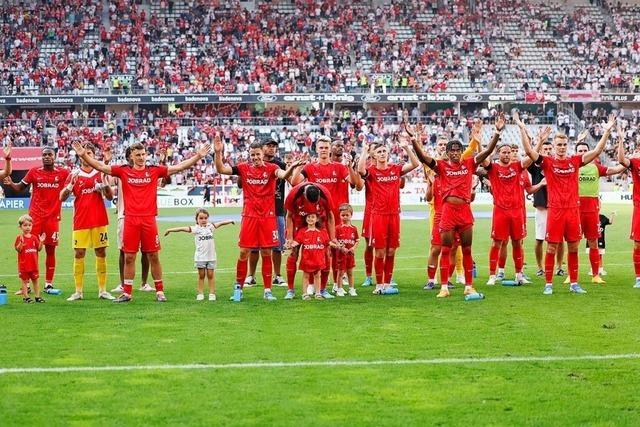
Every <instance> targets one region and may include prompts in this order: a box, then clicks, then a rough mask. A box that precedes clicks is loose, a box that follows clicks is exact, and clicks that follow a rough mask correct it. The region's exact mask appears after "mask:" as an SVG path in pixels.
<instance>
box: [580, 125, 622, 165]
mask: <svg viewBox="0 0 640 427" xmlns="http://www.w3.org/2000/svg"><path fill="white" fill-rule="evenodd" d="M615 124H616V116H615V115H614V114H610V115H609V121H608V122H607V124H605V125H604V133H603V134H602V138H600V141H598V143H597V144H596V146H595V147H594V148H593V150H591V151H587V152H586V153H584V154H583V155H582V164H583V165H586V164H588V163H590V162H591V161H592V160H594V159H595V158H596V157H598V156H599V155H600V153H602V150H604V146H605V144H606V143H607V140H608V139H609V135H611V130H612V129H613V126H614V125H615Z"/></svg>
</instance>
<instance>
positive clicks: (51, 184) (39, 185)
mask: <svg viewBox="0 0 640 427" xmlns="http://www.w3.org/2000/svg"><path fill="white" fill-rule="evenodd" d="M36 187H37V188H60V183H59V182H39V183H37V184H36Z"/></svg>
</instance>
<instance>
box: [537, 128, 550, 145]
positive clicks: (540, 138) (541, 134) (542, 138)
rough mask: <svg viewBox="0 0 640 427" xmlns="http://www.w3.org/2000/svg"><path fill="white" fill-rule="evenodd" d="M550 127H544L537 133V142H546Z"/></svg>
mask: <svg viewBox="0 0 640 427" xmlns="http://www.w3.org/2000/svg"><path fill="white" fill-rule="evenodd" d="M551 132H552V130H551V127H549V126H545V127H543V128H540V130H539V131H538V141H546V140H547V139H548V138H549V135H551Z"/></svg>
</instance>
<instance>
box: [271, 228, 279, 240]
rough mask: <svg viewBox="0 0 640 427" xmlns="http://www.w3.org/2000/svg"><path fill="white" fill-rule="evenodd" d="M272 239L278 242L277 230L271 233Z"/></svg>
mask: <svg viewBox="0 0 640 427" xmlns="http://www.w3.org/2000/svg"><path fill="white" fill-rule="evenodd" d="M272 237H273V240H279V237H278V231H277V230H274V231H273V236H272Z"/></svg>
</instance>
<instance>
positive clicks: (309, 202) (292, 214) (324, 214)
mask: <svg viewBox="0 0 640 427" xmlns="http://www.w3.org/2000/svg"><path fill="white" fill-rule="evenodd" d="M333 206H334V204H333V198H332V196H331V193H330V192H329V190H327V189H326V188H325V187H324V186H323V185H322V184H315V183H312V182H309V181H305V182H303V183H302V184H298V185H296V186H295V187H293V188H292V189H291V191H289V194H288V195H287V198H286V199H285V201H284V207H285V209H286V210H287V227H286V244H285V247H287V248H292V250H291V253H290V254H289V257H288V258H287V285H288V287H289V289H288V290H287V295H286V296H285V298H284V299H287V300H290V299H293V298H294V297H295V279H296V270H297V266H298V248H296V247H293V246H292V245H293V239H294V238H295V236H296V234H297V232H298V231H299V230H300V229H302V228H304V227H305V226H306V218H305V217H306V216H307V215H308V214H310V213H313V214H316V215H317V216H318V219H319V224H318V227H319V228H322V229H325V230H326V231H327V234H328V235H329V239H330V240H331V241H332V242H335V241H336V229H335V218H334V216H333ZM306 285H309V283H304V284H303V298H304V295H306V288H305V286H306ZM326 286H327V283H326V280H325V281H324V282H322V280H320V292H319V295H321V296H322V297H323V298H325V299H330V298H333V295H331V294H329V292H328V291H327V289H326Z"/></svg>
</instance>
